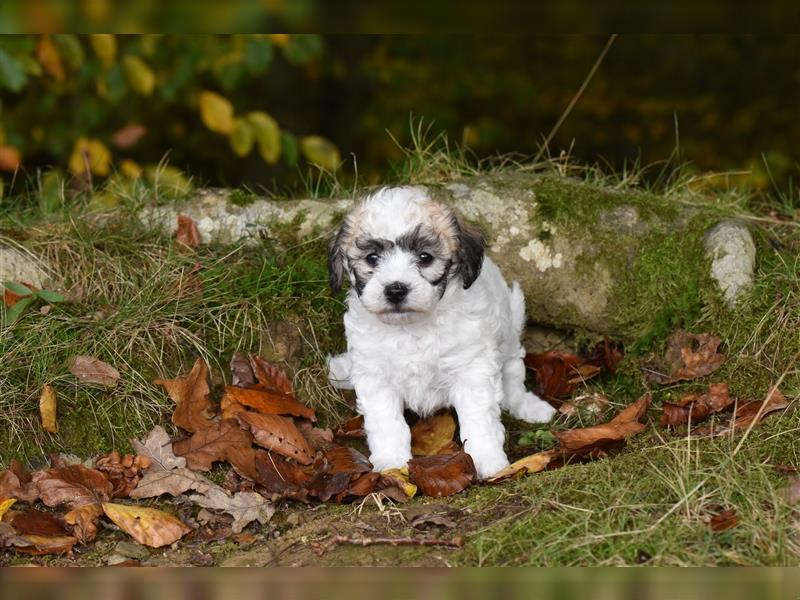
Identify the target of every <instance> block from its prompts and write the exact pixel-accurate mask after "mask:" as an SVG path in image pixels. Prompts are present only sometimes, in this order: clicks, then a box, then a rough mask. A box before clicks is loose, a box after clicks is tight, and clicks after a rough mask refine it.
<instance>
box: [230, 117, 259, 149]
mask: <svg viewBox="0 0 800 600" xmlns="http://www.w3.org/2000/svg"><path fill="white" fill-rule="evenodd" d="M253 139H254V138H253V127H252V126H251V125H250V123H248V122H247V121H246V120H245V119H242V118H241V117H240V118H238V119H236V121H234V124H233V131H231V133H230V135H229V136H228V141H229V142H230V143H231V148H233V151H234V153H235V154H236V156H247V155H248V154H250V151H251V150H252V149H253Z"/></svg>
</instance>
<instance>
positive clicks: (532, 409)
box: [501, 348, 556, 423]
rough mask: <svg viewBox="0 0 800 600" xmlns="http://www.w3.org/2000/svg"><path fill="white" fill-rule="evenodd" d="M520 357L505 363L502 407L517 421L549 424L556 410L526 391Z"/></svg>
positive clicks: (521, 351) (521, 350)
mask: <svg viewBox="0 0 800 600" xmlns="http://www.w3.org/2000/svg"><path fill="white" fill-rule="evenodd" d="M523 353H524V350H523V349H521V348H520V356H519V357H518V358H511V359H509V360H507V361H506V362H505V363H503V402H502V403H501V406H502V408H503V409H504V410H507V411H508V412H510V413H511V414H512V416H514V417H516V418H517V419H522V420H523V421H527V422H528V423H547V422H548V421H549V420H550V419H552V418H553V415H554V414H555V412H556V409H555V408H553V407H552V406H550V405H549V404H548V403H547V402H545V401H544V400H542V399H541V398H539V397H538V396H537V395H536V394H534V393H532V392H529V391H528V390H526V389H525V363H523V362H522V354H523Z"/></svg>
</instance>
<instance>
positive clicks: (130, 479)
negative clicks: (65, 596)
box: [0, 334, 788, 554]
mask: <svg viewBox="0 0 800 600" xmlns="http://www.w3.org/2000/svg"><path fill="white" fill-rule="evenodd" d="M686 335H687V336H689V337H688V338H687V337H685V336H684V337H682V338H680V339H681V340H683V341H682V342H681V345H680V348H679V351H677V354H680V357H681V358H680V360H681V361H682V364H681V365H677V366H676V367H675V368H674V369H672V370H670V374H669V375H668V380H670V381H674V380H680V379H681V378H684V379H687V378H693V377H700V376H702V375H703V374H707V373H710V372H711V371H713V370H714V369H715V368H717V367H718V366H719V364H721V362H720V359H719V356H721V355H718V354H717V352H716V350H717V347H718V346H719V342H718V341H715V340H714V339H712V338H713V336H708V335H707V334H701V335H700V336H695V335H694V334H686ZM676 339H677V338H676ZM687 339H688V340H689V342H690V343H689V344H688V345H687V343H686V340H687ZM678 347H679V346H678V344H677V342H671V344H670V350H669V351H668V353H667V354H668V358H670V360H673V363H671V364H673V366H674V363H675V361H676V360H677V359H675V356H676V350H675V348H678ZM532 357H533V358H532ZM621 358H622V353H621V350H619V349H618V348H617V347H616V346H614V345H612V344H610V343H609V342H608V340H606V341H605V343H604V344H601V345H600V346H598V347H597V348H596V349H595V351H594V352H593V353H592V354H590V355H589V356H586V357H578V356H576V355H567V354H564V353H553V352H550V353H545V354H544V355H528V356H527V357H526V364H528V365H529V366H531V367H532V368H534V370H536V373H537V379H538V385H539V386H540V389H541V390H545V391H546V392H547V394H546V395H548V396H550V397H552V398H556V397H563V396H565V395H566V394H567V393H572V392H573V391H574V390H575V389H576V388H577V386H578V385H580V384H581V383H582V382H583V381H585V380H586V379H589V378H591V377H595V376H596V375H598V374H599V373H600V372H601V371H603V370H605V371H609V372H613V371H614V370H615V369H616V367H617V365H618V364H619V362H620V360H621ZM95 360H96V359H91V360H90V362H89V363H87V364H88V365H89V367H87V368H86V369H85V370H86V372H88V373H90V375H88V376H86V375H84V376H83V377H82V378H84V379H86V380H87V381H93V382H94V383H102V384H105V385H113V384H114V383H116V378H114V377H111V376H109V378H106V379H103V378H102V377H101V376H98V377H94V376H93V375H91V373H95V372H98V371H99V372H101V373H106V375H108V373H110V371H107V370H104V368H102V367H98V366H97V362H99V361H97V362H95ZM722 360H724V357H723V358H722ZM78 364H80V362H78ZM102 364H105V363H102ZM73 366H74V365H73ZM109 367H110V366H109ZM110 368H111V369H113V367H110ZM231 370H232V373H233V381H234V383H235V384H236V385H232V386H227V387H226V388H225V389H224V393H223V395H222V399H221V402H220V404H219V405H218V406H215V404H214V403H213V402H212V400H211V387H210V377H209V370H208V366H207V365H206V363H205V361H203V360H202V359H198V360H197V361H196V363H195V365H194V366H193V368H192V370H191V372H190V373H188V374H187V375H184V376H181V377H177V378H175V379H172V380H156V381H155V383H156V384H159V385H162V386H163V387H164V388H165V389H166V391H167V393H168V395H169V396H170V397H171V398H172V400H173V401H174V402H175V405H176V406H175V410H174V412H173V415H172V422H173V423H174V424H175V425H177V426H178V427H179V428H180V429H181V430H183V431H184V432H186V434H185V435H183V436H178V437H177V438H175V439H171V438H170V436H169V434H168V433H167V432H166V430H164V428H163V427H160V426H158V427H155V428H154V429H153V430H152V431H151V432H150V433H149V434H148V435H147V436H145V438H144V439H143V440H141V441H140V440H131V442H132V444H133V447H134V449H135V452H136V454H134V455H120V454H119V453H116V452H112V453H109V454H107V455H104V456H100V457H97V458H96V459H95V460H94V461H87V462H86V463H85V464H71V463H68V462H67V461H65V460H64V458H63V457H61V456H57V457H54V459H53V464H52V465H51V468H49V469H42V470H39V471H37V472H35V473H33V474H29V473H27V472H26V471H25V470H24V469H23V468H22V466H21V465H20V464H19V463H18V462H17V461H12V462H11V463H10V468H9V469H8V470H6V471H3V472H0V507H5V508H4V510H5V511H6V515H5V517H4V518H3V520H2V522H0V526H2V528H0V545H2V546H3V547H9V548H14V549H16V550H17V551H20V552H28V553H36V554H42V553H65V552H70V551H71V549H72V547H73V546H74V545H75V544H76V543H81V544H86V543H88V542H90V541H91V540H92V539H94V537H95V536H96V534H97V531H98V525H99V521H100V519H102V518H107V519H109V520H111V521H112V522H113V523H115V524H116V525H117V526H118V527H119V528H120V529H122V530H123V531H125V532H126V533H128V534H129V535H131V536H132V537H133V538H134V539H135V540H136V541H137V542H139V543H140V544H144V545H148V546H151V547H161V546H164V545H169V544H172V543H174V542H175V541H177V540H179V539H181V538H182V537H183V536H185V535H190V536H196V537H197V539H198V540H200V539H220V538H221V537H227V536H229V535H232V534H241V535H246V534H242V531H243V529H244V528H245V527H246V526H247V525H248V524H249V523H251V522H253V521H258V522H260V523H262V524H265V523H267V522H269V521H270V519H271V518H272V516H273V515H274V512H275V505H274V503H275V502H277V501H279V500H281V499H288V500H295V501H301V502H311V501H312V500H317V501H322V502H326V501H330V500H333V501H336V502H347V501H352V500H354V499H357V498H363V497H365V496H368V495H371V494H379V495H382V496H383V497H385V498H389V499H391V500H393V501H395V502H405V501H407V500H408V499H409V498H412V497H414V496H415V495H416V494H417V493H422V494H426V495H428V496H433V497H441V496H448V495H451V494H455V493H458V492H460V491H462V490H464V489H466V488H467V487H469V486H470V485H472V484H474V483H475V482H476V474H475V468H474V465H473V463H472V459H471V457H470V456H469V455H468V454H467V453H465V452H464V451H463V450H462V449H461V446H460V444H459V443H458V442H457V441H456V439H455V435H456V432H457V425H456V422H455V420H454V418H453V416H452V414H451V413H449V412H448V413H442V414H438V415H434V416H433V417H431V418H428V419H423V420H421V421H419V422H418V423H417V424H415V426H414V427H413V428H412V446H413V450H414V452H413V454H414V458H413V459H412V460H411V461H409V463H408V466H407V467H406V468H404V469H391V470H388V471H384V472H382V473H376V472H374V471H373V468H372V465H371V464H370V462H369V460H368V459H367V458H366V457H365V456H364V455H363V454H361V453H360V452H359V451H358V450H356V449H355V448H351V447H348V446H342V445H340V443H339V441H337V440H341V439H347V438H349V439H356V438H361V437H363V436H364V432H363V419H362V418H361V417H360V416H356V417H353V418H351V419H350V420H348V421H346V422H345V423H343V424H341V425H340V426H339V427H337V428H336V429H335V433H334V431H332V430H331V429H324V428H320V427H317V426H315V424H314V423H315V421H316V415H315V414H314V411H313V410H312V409H311V408H309V407H306V406H305V405H303V404H302V403H300V402H298V401H297V399H296V397H295V395H294V391H293V389H292V385H291V380H290V379H289V378H288V376H287V375H286V373H285V372H284V371H283V369H282V368H281V367H279V366H277V365H274V364H271V363H268V362H267V361H264V360H263V359H261V358H260V357H254V356H244V355H235V356H234V358H233V360H232V361H231ZM79 372H80V370H79ZM114 372H116V371H115V370H114ZM76 374H77V373H76ZM78 376H79V377H81V375H78ZM117 378H118V373H117ZM676 378H677V379H676ZM662 380H663V379H662ZM587 398H588V399H587V400H586V401H585V404H587V405H589V404H592V405H593V406H594V407H595V408H594V410H595V411H596V412H600V411H602V410H603V409H604V408H606V406H608V400H607V399H606V398H605V397H604V396H597V397H589V396H587ZM573 402H574V403H575V404H580V403H581V401H580V400H578V399H576V400H575V401H573ZM734 402H735V401H732V400H730V398H729V396H728V394H727V386H725V385H724V384H714V385H712V386H710V388H709V391H708V392H707V393H704V394H694V395H685V396H684V397H682V398H681V400H680V401H679V402H678V403H676V404H674V405H670V406H673V407H675V408H669V407H667V405H669V403H666V404H665V411H664V413H663V414H662V421H666V422H667V423H668V424H669V426H677V425H679V424H684V418H685V417H686V415H687V414H689V415H691V420H692V422H696V421H698V420H700V418H701V417H702V416H707V415H709V414H713V413H716V412H720V411H723V410H726V409H728V408H730V407H731V405H732V404H734ZM787 404H788V403H787V402H786V399H785V398H784V397H783V395H782V394H780V392H779V391H778V390H777V389H775V390H772V391H771V392H770V394H768V395H767V397H766V398H765V399H764V400H763V401H751V402H745V403H743V404H740V405H739V406H738V407H737V409H736V410H735V412H734V414H733V416H732V419H731V423H730V424H729V426H728V429H727V430H726V429H724V428H722V429H714V430H713V432H712V434H719V433H717V432H718V431H723V432H724V431H731V430H733V429H742V428H747V427H751V426H753V425H754V424H756V423H757V422H759V421H760V419H762V418H763V417H764V416H765V415H766V414H768V413H770V412H774V411H776V410H779V409H781V408H784V407H785V406H786V405H787ZM649 406H650V394H649V393H648V394H645V395H644V396H642V397H641V398H640V399H639V400H637V401H636V402H634V403H633V404H632V405H630V406H628V407H627V408H625V409H624V410H622V411H621V412H620V413H619V414H617V415H616V416H615V417H614V418H612V419H611V420H609V421H608V422H607V423H603V424H599V425H595V426H592V427H585V428H578V429H571V430H566V431H553V432H552V435H554V436H555V440H556V441H557V445H556V446H555V447H553V448H550V449H548V450H545V451H543V452H537V453H535V454H532V455H530V456H526V457H524V458H522V459H520V460H518V461H516V462H515V463H513V464H512V465H510V466H509V467H508V468H506V469H504V470H503V471H501V472H499V473H497V474H496V475H495V476H494V477H492V478H491V479H489V480H488V481H487V483H499V482H501V481H505V480H507V479H510V478H512V477H518V476H521V475H523V474H525V473H536V472H539V471H542V470H546V469H553V468H558V467H561V466H564V465H567V464H570V463H572V462H582V461H586V460H593V459H596V458H601V457H604V456H607V455H608V454H609V453H610V452H612V451H615V450H618V449H620V448H621V447H623V446H624V444H625V440H626V439H627V438H629V437H631V436H633V435H636V434H638V433H640V432H641V431H642V430H644V429H645V427H646V425H645V423H644V420H645V416H646V413H647V410H648V408H649ZM670 411H671V412H670ZM664 415H667V416H664ZM686 422H688V419H686ZM76 462H79V461H76ZM214 463H228V464H230V466H231V467H232V470H231V471H230V472H229V473H228V475H227V476H226V478H225V482H224V484H223V485H222V486H221V485H217V484H216V483H214V482H212V481H211V480H209V479H208V478H206V477H204V476H203V475H202V474H201V473H200V472H201V471H208V470H210V469H211V468H212V467H213V465H214ZM162 495H169V496H172V497H173V498H174V500H173V502H175V503H177V504H178V505H179V506H180V505H183V506H189V507H190V506H198V507H202V509H201V513H203V512H204V513H205V514H206V517H205V519H204V520H201V519H200V518H199V517H198V521H197V522H195V521H194V520H192V519H191V518H189V520H188V523H187V522H184V520H182V519H181V518H179V517H177V516H175V515H172V514H170V513H167V512H164V511H160V510H157V509H154V508H150V507H140V506H136V505H131V504H127V503H124V504H121V503H118V502H112V499H117V498H121V499H125V498H129V499H130V500H134V501H135V500H141V499H146V498H156V497H159V496H162ZM4 499H6V500H4ZM37 499H41V501H42V502H43V503H44V504H45V505H46V506H49V507H52V508H62V510H63V509H67V512H66V513H65V514H64V515H63V516H58V515H56V516H52V517H41V516H39V515H38V513H36V512H31V510H35V509H29V511H27V512H23V513H20V512H15V511H14V510H13V509H11V506H12V505H13V504H14V502H17V501H19V502H28V503H33V502H35V501H36V500H37ZM130 500H129V501H130ZM40 512H41V511H40ZM43 514H48V515H50V514H52V513H43ZM181 514H183V515H184V516H187V517H188V513H186V512H185V510H183V509H182V513H181ZM215 514H216V515H222V514H224V515H227V516H226V517H224V519H228V520H227V521H224V520H223V521H219V519H223V517H214V516H213V515H215ZM9 515H10V516H9ZM19 515H26V516H24V517H23V516H19ZM200 516H202V515H200ZM15 519H16V522H17V524H18V526H19V531H18V530H16V529H15V527H14V522H15ZM25 519H27V520H28V521H26V520H25ZM26 522H34V523H36V522H41V523H47V524H48V525H47V527H44V526H42V528H40V530H39V531H36V532H31V527H30V526H23V524H24V523H26ZM198 523H206V525H204V526H202V528H201V529H202V531H201V530H200V529H193V527H195V528H196V527H199V525H198ZM214 523H217V525H216V526H215V525H214ZM219 523H223V525H222V526H221V527H222V528H221V529H220V525H219ZM225 523H227V525H225ZM429 524H430V525H432V526H443V527H447V528H449V527H452V520H449V519H447V518H442V519H438V520H437V519H433V520H431V521H430V522H429ZM721 526H722V527H724V525H721ZM209 527H211V529H209ZM215 527H216V530H215ZM215 531H216V532H215ZM42 534H45V535H42ZM37 536H38V537H37ZM340 543H360V542H353V541H352V540H350V539H349V538H348V539H344V538H343V541H341V542H340ZM376 543H383V542H376ZM387 543H388V542H387ZM426 543H427V542H426Z"/></svg>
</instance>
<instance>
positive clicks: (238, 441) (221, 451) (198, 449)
mask: <svg viewBox="0 0 800 600" xmlns="http://www.w3.org/2000/svg"><path fill="white" fill-rule="evenodd" d="M252 443H253V436H252V435H250V433H249V432H247V431H245V430H244V429H242V428H241V427H240V426H239V424H238V423H237V422H236V421H234V420H233V419H225V420H223V421H219V422H217V423H214V424H213V425H212V426H211V427H207V428H205V429H201V430H200V431H198V432H196V433H195V434H194V435H192V436H191V437H190V438H187V439H185V440H182V441H180V442H175V443H173V444H172V449H173V451H174V452H175V454H177V455H178V456H183V457H184V458H185V459H186V466H187V467H189V468H190V469H193V470H195V471H210V470H211V467H212V466H213V464H214V463H215V462H217V461H222V460H225V457H226V452H227V451H228V449H229V448H235V447H241V448H249V447H250V445H251V444H252Z"/></svg>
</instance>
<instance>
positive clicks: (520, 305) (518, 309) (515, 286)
mask: <svg viewBox="0 0 800 600" xmlns="http://www.w3.org/2000/svg"><path fill="white" fill-rule="evenodd" d="M508 299H509V301H510V303H511V327H512V328H513V329H514V333H515V334H516V335H517V339H519V336H521V335H522V329H523V328H524V327H525V296H524V295H523V293H522V289H521V288H520V287H519V283H517V282H516V281H515V282H513V283H512V284H511V287H510V289H509V296H508Z"/></svg>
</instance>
